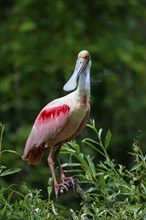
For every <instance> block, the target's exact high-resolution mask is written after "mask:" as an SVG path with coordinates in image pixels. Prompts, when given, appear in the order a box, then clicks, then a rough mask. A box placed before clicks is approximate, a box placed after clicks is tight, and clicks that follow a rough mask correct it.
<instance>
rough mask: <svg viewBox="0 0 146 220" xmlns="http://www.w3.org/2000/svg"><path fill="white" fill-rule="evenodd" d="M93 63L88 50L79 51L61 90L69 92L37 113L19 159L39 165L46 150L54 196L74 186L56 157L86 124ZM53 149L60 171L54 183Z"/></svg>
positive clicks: (72, 180) (88, 113)
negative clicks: (70, 74)
mask: <svg viewBox="0 0 146 220" xmlns="http://www.w3.org/2000/svg"><path fill="white" fill-rule="evenodd" d="M91 65H92V62H91V57H90V54H89V52H88V51H87V50H82V51H80V52H79V53H78V56H77V61H76V64H75V68H74V71H73V74H72V76H71V77H70V79H69V80H68V81H67V82H66V84H65V85H64V87H63V90H65V91H66V92H70V93H69V94H67V95H65V96H63V97H60V98H57V99H55V100H54V101H52V102H50V103H48V104H47V105H46V106H45V107H44V108H43V109H42V110H41V111H40V113H39V114H38V116H37V118H36V120H35V122H34V124H33V126H32V129H31V132H30V134H29V136H28V139H27V141H26V144H25V148H24V153H23V156H22V159H23V160H25V161H27V163H28V164H29V165H31V164H39V163H40V161H41V159H42V156H43V153H44V152H45V151H46V150H48V151H49V155H48V159H47V161H48V165H49V168H50V172H51V175H52V179H53V184H54V192H55V196H56V198H58V195H59V194H60V192H61V191H62V190H63V191H68V189H69V187H71V186H74V184H75V182H74V177H72V176H70V177H67V176H65V174H64V172H63V169H62V167H61V162H60V159H59V152H60V149H61V147H62V145H63V144H64V143H67V142H70V141H71V140H73V139H74V138H76V137H77V136H78V135H79V134H80V133H81V132H82V130H83V129H84V127H85V126H86V123H87V121H88V119H89V116H90V101H89V100H90V68H91ZM53 152H54V154H55V159H56V162H57V163H58V167H59V171H60V181H59V183H58V182H57V179H56V175H55V171H54V163H53V155H54V154H53Z"/></svg>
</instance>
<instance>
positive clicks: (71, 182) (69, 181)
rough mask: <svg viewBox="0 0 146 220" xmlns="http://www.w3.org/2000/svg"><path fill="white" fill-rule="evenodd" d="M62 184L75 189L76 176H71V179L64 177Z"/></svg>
mask: <svg viewBox="0 0 146 220" xmlns="http://www.w3.org/2000/svg"><path fill="white" fill-rule="evenodd" d="M61 183H63V184H64V185H66V186H67V187H68V188H70V187H73V189H75V182H74V176H69V177H66V176H64V177H62V178H61Z"/></svg>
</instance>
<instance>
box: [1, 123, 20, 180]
mask: <svg viewBox="0 0 146 220" xmlns="http://www.w3.org/2000/svg"><path fill="white" fill-rule="evenodd" d="M3 132H4V125H2V124H1V123H0V177H1V176H7V175H10V174H14V173H17V172H19V171H21V169H20V168H17V167H13V168H7V167H6V166H3V165H2V164H1V157H2V154H3V153H11V154H16V155H19V156H20V154H19V153H17V152H16V151H13V150H2V138H3Z"/></svg>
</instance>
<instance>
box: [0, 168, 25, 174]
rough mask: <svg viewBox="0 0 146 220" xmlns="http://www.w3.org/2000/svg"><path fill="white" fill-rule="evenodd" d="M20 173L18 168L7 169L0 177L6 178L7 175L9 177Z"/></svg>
mask: <svg viewBox="0 0 146 220" xmlns="http://www.w3.org/2000/svg"><path fill="white" fill-rule="evenodd" d="M20 171H21V169H20V168H17V167H16V168H10V169H7V170H5V171H4V172H2V173H1V174H0V176H7V175H11V174H14V173H18V172H20Z"/></svg>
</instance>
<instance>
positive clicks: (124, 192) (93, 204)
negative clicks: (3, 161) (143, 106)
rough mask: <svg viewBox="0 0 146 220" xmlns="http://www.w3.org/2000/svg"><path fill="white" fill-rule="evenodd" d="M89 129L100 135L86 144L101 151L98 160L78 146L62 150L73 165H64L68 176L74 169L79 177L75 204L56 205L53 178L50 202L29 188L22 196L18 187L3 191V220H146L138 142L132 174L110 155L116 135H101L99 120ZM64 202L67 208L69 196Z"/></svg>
mask: <svg viewBox="0 0 146 220" xmlns="http://www.w3.org/2000/svg"><path fill="white" fill-rule="evenodd" d="M88 126H89V127H90V128H91V129H92V130H93V131H94V132H95V139H94V140H93V139H90V138H85V139H84V140H83V141H82V142H83V144H84V146H85V147H87V148H93V149H94V150H95V153H96V154H95V156H94V157H91V156H90V155H84V154H83V153H82V152H81V148H80V146H79V145H78V144H77V143H76V142H75V141H73V142H71V143H69V144H65V145H64V146H63V149H62V154H63V155H69V158H70V159H69V162H67V163H65V164H63V167H64V169H65V171H66V172H68V169H67V168H68V167H69V168H70V170H69V172H70V173H71V172H73V173H74V174H75V173H76V176H77V177H76V188H75V190H74V192H72V197H71V204H70V205H69V206H68V205H67V204H66V205H62V204H61V203H58V201H57V203H56V202H55V201H53V200H52V179H51V178H49V180H48V187H47V189H46V192H48V198H47V199H46V200H44V199H43V198H42V194H41V190H37V189H35V190H34V189H29V188H28V186H27V185H26V184H24V183H23V184H21V190H20V191H18V186H17V185H10V186H9V187H2V188H1V190H0V202H1V204H0V210H1V212H0V214H1V219H4V220H5V219H11V220H12V219H28V220H29V219H31V220H32V219H39V220H40V219H49V220H56V219H58V220H64V219H68V220H71V219H73V220H78V219H83V220H85V219H86V220H87V219H93V220H96V219H113V220H116V219H117V220H119V219H133V220H134V219H135V220H141V219H145V218H146V172H145V170H146V156H144V155H143V153H142V151H141V149H140V145H139V142H138V140H135V141H134V143H133V145H132V152H131V153H130V154H131V155H132V157H133V158H134V160H135V162H134V164H133V166H132V168H131V170H128V169H127V168H126V167H125V166H123V165H121V164H117V163H115V161H114V160H112V159H111V158H110V156H109V154H108V153H107V148H108V147H109V144H110V140H111V132H110V131H108V132H107V133H106V136H105V139H103V137H102V129H100V130H99V131H97V129H96V127H95V123H94V121H92V122H91V124H89V125H88ZM2 153H4V152H3V151H2ZM11 153H12V152H11ZM13 153H14V152H13ZM98 154H100V155H102V156H103V160H102V161H100V162H99V163H98V164H96V163H95V162H94V160H95V157H96V156H98ZM3 169H6V168H5V167H2V166H1V176H6V175H9V174H10V173H11V174H12V173H15V172H18V169H11V170H4V171H3ZM13 175H15V174H13ZM67 193H68V192H67ZM67 193H66V194H67ZM73 194H74V195H73ZM61 196H62V195H60V197H61ZM75 196H76V197H77V196H78V198H79V204H78V206H76V204H72V203H73V202H74V200H75V198H74V197H75ZM63 201H64V204H65V201H66V198H65V197H64V199H63ZM63 201H62V203H63ZM66 202H67V201H66Z"/></svg>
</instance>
